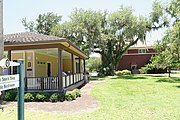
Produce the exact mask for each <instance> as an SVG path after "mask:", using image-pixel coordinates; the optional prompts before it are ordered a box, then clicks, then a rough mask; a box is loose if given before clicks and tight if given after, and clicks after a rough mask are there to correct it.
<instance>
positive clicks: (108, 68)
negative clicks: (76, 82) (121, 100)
mask: <svg viewBox="0 0 180 120" xmlns="http://www.w3.org/2000/svg"><path fill="white" fill-rule="evenodd" d="M53 20H55V22H53V23H51V21H53ZM58 20H59V16H57V15H54V14H52V13H50V14H47V15H46V14H43V15H39V17H38V19H37V24H36V25H34V23H33V22H32V24H31V23H30V24H29V25H28V24H26V23H27V22H23V23H24V26H25V27H27V26H28V27H27V28H28V29H30V28H31V26H36V27H32V28H35V31H37V32H38V33H43V34H47V35H49V34H51V35H55V36H59V37H65V38H68V39H69V40H71V41H72V42H73V43H76V45H77V46H79V47H80V49H81V50H83V51H85V52H86V53H87V54H88V55H89V54H90V53H91V52H98V53H100V54H101V55H102V59H103V61H102V65H101V67H100V72H101V74H103V75H114V70H116V69H117V66H118V64H119V60H120V58H121V57H122V55H123V54H124V53H125V52H126V50H127V49H128V48H129V47H131V46H132V45H135V44H136V43H137V42H138V41H141V42H145V38H146V34H147V32H149V31H151V30H155V29H158V28H161V27H163V26H166V25H167V24H168V21H167V18H166V16H165V15H164V9H162V5H161V3H160V2H158V1H155V2H154V4H153V11H152V12H151V13H150V16H149V17H144V16H139V17H137V16H136V15H134V13H133V9H132V8H131V7H124V6H121V7H120V8H119V9H118V10H116V11H114V12H112V13H108V12H107V11H104V12H101V11H94V10H83V9H75V10H74V11H73V12H72V13H71V15H70V20H69V21H67V22H64V23H62V24H57V22H58ZM24 21H25V20H24ZM46 23H47V25H48V26H46ZM46 28H47V29H46ZM96 48H98V49H96ZM98 64H99V63H98ZM98 64H96V65H95V64H94V63H93V64H92V65H95V66H93V68H90V70H91V69H92V70H93V69H95V68H97V66H98ZM90 66H91V65H90Z"/></svg>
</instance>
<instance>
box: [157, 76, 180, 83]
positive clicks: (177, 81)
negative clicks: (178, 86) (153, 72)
mask: <svg viewBox="0 0 180 120" xmlns="http://www.w3.org/2000/svg"><path fill="white" fill-rule="evenodd" d="M156 82H168V83H180V78H178V77H170V78H169V77H168V78H161V79H159V80H157V81H156Z"/></svg>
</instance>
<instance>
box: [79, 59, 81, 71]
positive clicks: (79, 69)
mask: <svg viewBox="0 0 180 120" xmlns="http://www.w3.org/2000/svg"><path fill="white" fill-rule="evenodd" d="M79 73H81V59H80V57H79Z"/></svg>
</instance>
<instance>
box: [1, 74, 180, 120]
mask: <svg viewBox="0 0 180 120" xmlns="http://www.w3.org/2000/svg"><path fill="white" fill-rule="evenodd" d="M94 80H99V79H98V78H95V79H94ZM100 80H102V78H101V79H100ZM103 80H105V82H103V83H102V84H98V85H96V86H95V87H94V88H93V89H92V91H91V95H92V96H94V97H96V98H97V99H98V100H99V108H98V109H97V110H95V111H94V112H89V113H80V114H68V115H66V114H56V113H45V112H29V111H25V119H26V120H34V119H37V120H72V119H73V120H79V119H81V120H97V119H98V120H179V119H180V112H179V111H180V83H179V82H177V81H176V80H178V78H170V80H169V78H167V77H162V76H161V77H160V76H149V75H130V76H122V77H115V76H114V77H106V78H103ZM163 80H164V81H163ZM169 81H175V82H169ZM8 110H9V111H10V112H9V113H6V112H5V113H2V112H0V118H1V119H2V120H14V119H15V120H16V118H17V116H16V112H17V111H16V110H14V109H12V108H8ZM12 110H14V111H12Z"/></svg>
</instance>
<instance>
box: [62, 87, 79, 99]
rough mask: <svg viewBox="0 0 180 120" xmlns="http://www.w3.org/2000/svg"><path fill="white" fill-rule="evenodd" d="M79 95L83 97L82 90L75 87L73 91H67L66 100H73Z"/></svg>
mask: <svg viewBox="0 0 180 120" xmlns="http://www.w3.org/2000/svg"><path fill="white" fill-rule="evenodd" d="M77 97H81V91H80V90H79V89H74V90H73V91H67V92H66V94H65V100H67V101H72V100H75V99H76V98H77Z"/></svg>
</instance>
